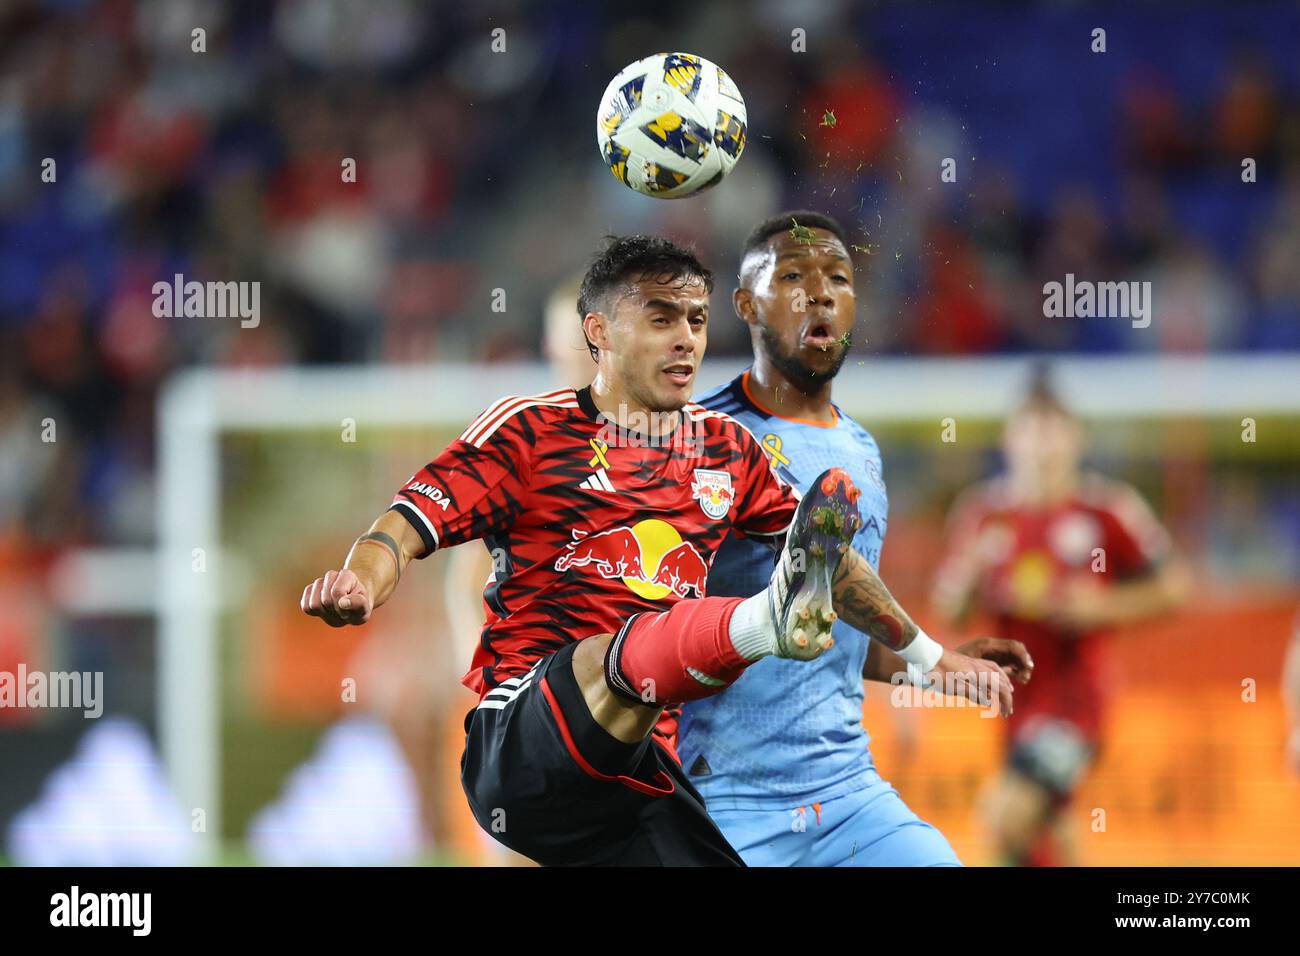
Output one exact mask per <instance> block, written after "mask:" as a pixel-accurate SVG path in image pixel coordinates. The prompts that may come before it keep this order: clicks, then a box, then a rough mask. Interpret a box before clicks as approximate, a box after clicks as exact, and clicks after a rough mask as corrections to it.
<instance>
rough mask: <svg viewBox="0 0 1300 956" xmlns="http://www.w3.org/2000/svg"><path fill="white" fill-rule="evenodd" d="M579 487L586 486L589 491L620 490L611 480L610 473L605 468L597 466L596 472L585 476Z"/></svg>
mask: <svg viewBox="0 0 1300 956" xmlns="http://www.w3.org/2000/svg"><path fill="white" fill-rule="evenodd" d="M578 487H579V488H585V489H586V490H587V491H612V492H617V491H618V489H617V488H615V487H614V484H613V482H611V481H610V480H609V473H608V472H607V471H605V469H604V468H597V469H596V473H595V474H594V475H591V476H590V477H588V478H585V479H584V480H583V482H582V484H580V485H578Z"/></svg>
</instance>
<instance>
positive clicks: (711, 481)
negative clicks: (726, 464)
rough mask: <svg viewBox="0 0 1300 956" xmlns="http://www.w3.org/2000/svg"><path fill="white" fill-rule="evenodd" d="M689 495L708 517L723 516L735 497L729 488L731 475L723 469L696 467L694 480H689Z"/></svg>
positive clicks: (729, 508)
mask: <svg viewBox="0 0 1300 956" xmlns="http://www.w3.org/2000/svg"><path fill="white" fill-rule="evenodd" d="M691 495H692V496H693V497H694V498H695V500H696V501H698V502H699V503H700V508H701V510H703V511H704V513H705V514H706V515H708V516H709V517H710V518H714V519H717V518H722V517H725V516H726V514H727V512H728V511H730V510H731V502H732V501H733V500H734V499H735V494H734V493H733V491H732V489H731V475H730V474H729V473H728V472H725V471H710V470H709V469H707V468H696V469H695V480H694V481H693V482H691Z"/></svg>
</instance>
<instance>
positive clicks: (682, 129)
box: [596, 53, 745, 199]
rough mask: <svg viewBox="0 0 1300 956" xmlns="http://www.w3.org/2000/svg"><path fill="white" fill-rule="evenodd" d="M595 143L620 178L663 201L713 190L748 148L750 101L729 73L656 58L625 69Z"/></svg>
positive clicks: (684, 57) (695, 60) (669, 56)
mask: <svg viewBox="0 0 1300 956" xmlns="http://www.w3.org/2000/svg"><path fill="white" fill-rule="evenodd" d="M596 142H597V143H598V144H599V146H600V154H601V156H602V157H603V158H604V160H605V165H606V166H608V167H609V170H610V172H612V173H613V174H614V178H615V179H617V180H618V181H619V182H621V183H622V184H623V185H624V186H627V187H628V188H630V189H635V190H636V191H637V192H639V193H644V194H645V195H647V196H654V197H655V198H656V199H680V198H681V197H683V196H689V195H691V194H692V193H697V192H699V191H700V190H702V189H708V188H709V187H710V186H714V185H716V184H717V183H718V182H720V181H721V180H722V177H723V176H725V175H727V173H729V172H731V169H732V167H733V166H735V165H736V161H737V160H738V159H740V154H741V153H742V152H743V151H744V149H745V101H744V100H743V99H741V96H740V90H738V89H736V84H735V83H733V82H732V80H731V77H729V76H728V75H727V74H726V72H725V71H724V70H723V69H722V67H720V66H717V65H716V64H714V63H710V62H709V61H708V60H706V59H704V57H702V56H693V55H691V54H690V53H656V54H655V55H654V56H647V57H645V58H644V59H640V60H637V61H636V62H635V63H632V64H631V65H629V66H626V67H624V68H623V69H622V70H620V71H619V73H618V75H617V76H616V77H614V79H612V80H610V82H609V86H607V87H606V88H605V95H604V97H602V98H601V101H600V109H599V111H597V113H596Z"/></svg>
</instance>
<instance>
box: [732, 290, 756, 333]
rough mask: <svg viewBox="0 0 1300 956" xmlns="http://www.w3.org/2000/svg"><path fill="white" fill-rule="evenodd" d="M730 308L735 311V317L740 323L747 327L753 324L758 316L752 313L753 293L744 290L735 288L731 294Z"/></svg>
mask: <svg viewBox="0 0 1300 956" xmlns="http://www.w3.org/2000/svg"><path fill="white" fill-rule="evenodd" d="M731 306H732V308H734V309H735V310H736V316H737V317H738V318H739V319H740V321H742V322H745V323H747V324H749V325H753V324H754V320H755V319H756V318H757V317H758V314H757V313H756V312H755V311H754V293H753V292H751V291H749V290H748V289H746V288H743V287H741V288H737V289H736V290H735V291H734V292H732V293H731Z"/></svg>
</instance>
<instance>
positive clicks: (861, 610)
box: [831, 549, 917, 651]
mask: <svg viewBox="0 0 1300 956" xmlns="http://www.w3.org/2000/svg"><path fill="white" fill-rule="evenodd" d="M831 596H832V598H833V600H834V603H835V613H836V614H838V615H839V616H840V617H841V618H843V619H844V620H845V621H846V622H847V623H848V624H850V625H852V626H853V627H856V628H857V629H858V630H859V631H862V632H863V633H864V634H870V635H871V636H872V637H874V638H875V639H876V640H878V641H880V643H881V644H883V645H885V647H888V648H889V649H890V650H891V651H899V650H902V649H903V648H905V647H907V645H908V644H911V643H912V639H913V638H914V637H916V632H917V628H916V625H915V624H913V623H912V619H911V618H910V617H908V616H907V612H906V611H904V610H903V609H902V608H901V607H899V605H898V602H897V601H895V600H894V597H893V595H892V594H890V593H889V589H888V588H887V587H885V583H884V582H883V581H881V580H880V577H879V576H878V575H877V574H876V572H875V571H873V570H872V569H871V565H869V564H868V563H867V560H866V558H864V557H862V555H860V554H858V553H857V551H854V550H852V549H850V550H849V553H848V554H846V555H845V556H844V560H843V561H841V562H840V567H839V570H838V571H837V572H836V574H835V580H834V581H832V582H831Z"/></svg>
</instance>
